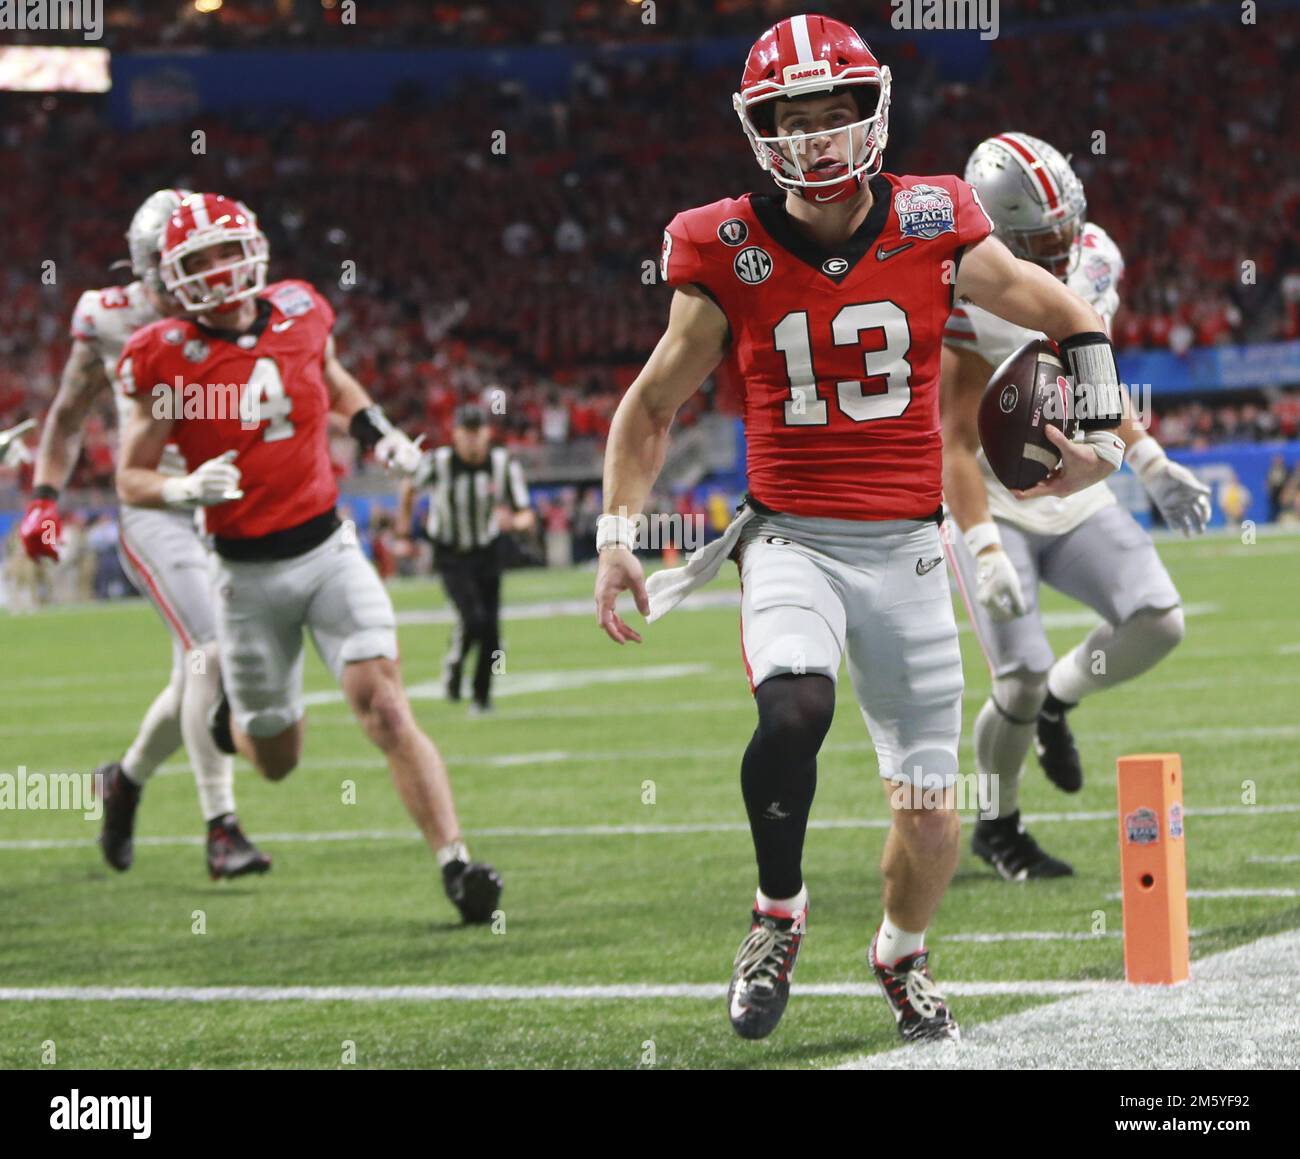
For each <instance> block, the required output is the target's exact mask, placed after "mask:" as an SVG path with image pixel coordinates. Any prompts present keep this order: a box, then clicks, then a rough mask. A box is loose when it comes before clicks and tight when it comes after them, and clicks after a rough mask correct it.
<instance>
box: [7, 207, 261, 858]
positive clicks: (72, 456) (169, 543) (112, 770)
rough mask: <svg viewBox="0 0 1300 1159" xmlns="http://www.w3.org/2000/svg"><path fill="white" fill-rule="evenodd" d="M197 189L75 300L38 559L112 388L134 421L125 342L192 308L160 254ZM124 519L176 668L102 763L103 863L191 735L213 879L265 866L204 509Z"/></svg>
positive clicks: (33, 547) (37, 537)
mask: <svg viewBox="0 0 1300 1159" xmlns="http://www.w3.org/2000/svg"><path fill="white" fill-rule="evenodd" d="M187 193H188V190H183V189H159V190H158V191H157V192H155V193H152V194H150V195H149V196H148V197H147V198H146V199H145V200H144V202H143V203H142V204H141V206H140V208H139V209H137V210H136V211H135V214H134V216H133V217H132V218H131V224H130V226H129V227H128V228H127V232H126V241H127V247H128V249H129V251H130V254H131V270H132V273H134V274H135V280H134V281H132V282H130V283H129V284H127V285H125V286H108V287H105V288H104V289H100V290H87V291H86V292H85V293H84V294H82V295H81V297H80V299H79V300H78V301H77V307H76V310H75V311H74V312H73V315H72V351H71V353H70V354H69V355H68V361H67V363H66V364H65V365H64V368H63V375H62V378H61V379H60V382H59V391H58V394H56V395H55V397H54V401H53V402H52V403H51V404H50V409H49V411H48V413H47V414H46V416H45V425H44V428H43V429H42V431H41V442H40V448H39V449H38V451H37V453H36V465H35V474H34V477H33V484H34V485H33V487H32V500H31V503H30V504H28V507H27V511H26V513H25V514H24V516H23V521H22V527H21V532H20V533H21V535H22V542H23V548H24V549H25V550H26V552H27V554H28V555H29V556H30V557H31V558H32V559H33V560H39V559H41V558H42V557H45V558H48V559H52V560H57V559H58V558H59V538H60V535H61V526H60V515H59V505H58V500H59V491H60V489H61V488H63V487H65V486H66V485H67V482H68V477H69V476H70V475H71V474H72V469H73V467H74V466H76V462H77V456H78V455H79V454H80V453H81V440H82V434H83V428H84V427H85V423H86V419H87V418H88V417H89V415H90V413H91V408H92V407H93V406H94V405H95V403H96V402H97V401H98V400H99V399H100V398H102V396H103V394H104V392H105V391H106V390H107V389H109V388H110V386H111V388H112V392H113V401H114V403H115V404H116V410H117V420H118V424H119V428H120V429H123V430H124V429H125V428H126V425H127V423H128V422H129V421H130V415H131V411H132V409H133V408H134V403H133V402H132V401H131V400H130V399H128V398H127V397H126V396H125V395H124V394H123V393H122V385H121V383H120V382H119V381H118V379H117V363H118V359H119V358H120V357H121V354H122V349H123V347H124V346H125V345H126V342H127V339H129V338H130V337H131V335H132V334H133V333H135V331H136V330H138V329H140V328H141V327H142V326H146V325H148V324H149V323H150V322H155V321H157V320H158V319H159V318H162V317H166V316H168V315H177V314H181V313H183V312H184V311H183V310H182V309H181V307H180V305H179V304H178V303H177V302H176V301H175V299H173V298H172V296H171V295H170V294H168V293H167V292H166V291H165V290H164V288H163V284H162V281H161V279H160V277H159V272H158V262H159V246H160V244H161V241H162V234H163V230H164V229H165V228H166V225H167V222H168V220H169V219H170V218H171V215H172V213H173V211H174V210H175V209H176V207H177V206H178V205H179V204H180V202H181V198H182V197H184V196H185V195H186V194H187ZM160 469H161V470H162V471H163V473H164V474H173V475H183V474H184V473H185V466H184V464H183V463H182V462H181V459H180V456H179V454H178V453H177V451H176V448H175V447H168V448H167V449H166V451H165V452H164V454H163V457H162V461H161V465H160ZM118 524H119V544H118V547H119V555H120V556H121V559H122V565H123V567H124V568H125V570H126V573H127V574H128V575H129V576H130V577H131V580H132V582H133V583H134V584H135V586H136V587H137V588H138V589H139V590H140V594H141V595H143V596H144V597H145V598H146V599H148V600H149V601H150V602H151V603H152V604H153V606H154V608H155V609H156V610H157V612H158V614H159V616H160V617H161V619H162V621H163V623H165V624H166V625H167V628H168V630H169V631H170V632H171V635H172V670H171V676H170V679H169V680H168V682H167V685H166V687H165V688H163V690H162V691H161V692H159V693H158V695H157V696H156V697H155V698H154V700H153V703H152V704H150V705H149V708H148V710H147V711H146V712H145V715H144V719H143V720H142V721H141V722H140V728H139V731H138V732H137V733H136V736H135V739H134V740H133V741H132V743H131V745H130V747H129V748H128V749H127V750H126V752H124V753H123V754H122V756H121V757H120V758H119V759H118V760H115V761H109V762H107V763H105V764H102V765H100V766H99V767H98V768H97V769H96V770H95V773H96V776H97V777H99V778H100V781H99V784H100V785H101V786H102V791H103V796H104V823H103V829H102V831H101V833H100V837H99V846H100V850H101V851H102V853H103V855H104V860H105V861H107V862H108V864H109V865H111V866H112V867H113V868H114V869H116V870H119V871H125V870H127V869H130V868H131V865H132V863H133V861H134V857H135V842H134V832H135V818H136V812H137V810H138V808H139V805H140V801H141V798H142V795H143V793H144V790H145V787H146V786H147V785H148V784H149V781H150V779H151V778H152V777H153V775H154V773H155V772H156V771H157V769H158V767H159V766H160V765H161V764H162V763H163V761H165V760H166V759H167V758H168V757H170V756H171V755H172V753H174V752H175V751H176V749H177V748H179V747H180V746H181V744H182V743H184V745H185V749H186V752H187V754H188V755H189V758H190V766H191V768H192V769H193V770H194V780H195V784H196V785H197V787H198V795H199V807H200V809H201V810H202V812H203V818H204V820H205V821H206V823H207V831H208V832H207V863H208V872H209V873H210V874H211V875H212V876H213V877H214V878H220V877H239V876H242V875H243V874H246V873H264V872H266V870H268V869H270V867H271V858H270V856H269V855H268V854H266V853H263V852H262V851H261V850H260V849H258V848H257V846H256V845H254V844H253V843H252V842H251V841H250V840H249V839H248V837H247V836H246V835H245V833H244V831H243V828H242V826H241V825H240V823H239V817H238V815H237V814H236V811H235V779H234V769H233V762H232V761H231V759H230V757H229V756H228V755H227V754H226V753H223V752H221V751H220V750H219V749H218V748H217V746H216V745H215V744H214V743H213V741H212V738H211V737H210V736H209V735H208V730H207V725H206V721H207V716H208V713H209V711H210V710H211V708H212V707H213V705H215V704H216V703H217V701H218V699H219V698H220V695H221V676H220V673H219V671H218V664H217V657H216V651H217V645H216V623H215V621H214V619H213V612H212V594H211V590H210V586H209V584H208V551H207V549H206V547H205V546H204V544H203V541H202V539H201V538H200V536H199V533H198V529H197V528H196V527H195V523H194V513H193V511H188V512H187V511H178V510H161V511H160V510H150V509H146V508H143V507H132V506H129V505H126V504H123V506H122V508H121V510H120V511H119V512H118Z"/></svg>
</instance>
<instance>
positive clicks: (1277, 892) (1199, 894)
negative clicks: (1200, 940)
mask: <svg viewBox="0 0 1300 1159" xmlns="http://www.w3.org/2000/svg"><path fill="white" fill-rule="evenodd" d="M1123 896H1124V895H1123V894H1120V893H1108V894H1107V895H1106V900H1107V901H1119V900H1120V899H1121V898H1122V897H1123ZM1187 896H1188V897H1190V898H1194V899H1197V900H1203V901H1214V900H1216V899H1224V898H1226V899H1231V898H1249V897H1300V889H1189V890H1188V891H1187Z"/></svg>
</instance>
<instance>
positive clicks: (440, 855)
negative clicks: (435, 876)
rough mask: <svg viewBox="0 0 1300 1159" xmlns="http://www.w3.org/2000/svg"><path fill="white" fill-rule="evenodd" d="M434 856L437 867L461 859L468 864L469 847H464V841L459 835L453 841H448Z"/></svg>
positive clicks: (440, 867)
mask: <svg viewBox="0 0 1300 1159" xmlns="http://www.w3.org/2000/svg"><path fill="white" fill-rule="evenodd" d="M434 856H435V857H436V858H437V859H438V868H439V869H442V868H443V867H444V866H446V865H447V864H448V863H449V862H452V861H462V862H464V863H465V864H466V865H468V864H469V849H468V848H466V846H465V842H464V841H462V840H461V839H460V838H459V837H457V838H456V840H455V841H448V842H447V844H446V845H444V846H443V847H442V848H441V849H439V850H438V851H437V852H436V853H435V854H434Z"/></svg>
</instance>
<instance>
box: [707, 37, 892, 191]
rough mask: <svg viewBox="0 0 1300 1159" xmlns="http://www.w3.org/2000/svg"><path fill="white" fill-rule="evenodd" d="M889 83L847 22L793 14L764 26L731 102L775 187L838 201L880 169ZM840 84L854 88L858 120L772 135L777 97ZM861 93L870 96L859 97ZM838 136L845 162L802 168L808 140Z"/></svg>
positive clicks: (886, 134)
mask: <svg viewBox="0 0 1300 1159" xmlns="http://www.w3.org/2000/svg"><path fill="white" fill-rule="evenodd" d="M889 84H890V76H889V69H888V68H886V67H884V66H883V65H882V64H881V63H880V62H879V61H878V60H876V58H875V56H874V55H873V54H872V51H871V49H870V48H868V47H867V43H866V41H865V40H863V39H862V37H860V36H859V35H858V34H857V33H856V32H854V31H853V29H852V28H850V27H849V26H848V25H847V24H843V23H841V22H840V21H838V20H831V19H830V18H829V17H827V16H794V17H791V18H790V19H789V20H782V21H781V23H780V24H776V25H773V26H772V27H771V28H769V29H768V30H767V31H766V32H765V33H763V35H762V36H760V37H759V38H758V40H757V41H756V42H755V44H754V47H753V48H751V49H750V50H749V59H748V60H747V61H746V62H745V72H744V75H743V76H742V77H741V80H740V92H738V93H736V94H735V96H734V97H732V104H733V105H734V106H735V109H736V115H737V116H738V117H739V118H740V124H741V127H742V128H743V129H744V130H745V136H746V137H748V138H749V143H750V145H751V146H753V149H754V156H755V157H756V158H758V163H759V165H760V166H761V167H762V168H763V169H764V170H765V171H766V172H768V173H771V174H772V179H773V180H774V181H775V182H776V183H777V184H778V185H779V186H781V188H782V189H792V190H794V191H795V192H796V193H798V194H799V195H800V196H801V197H805V198H807V199H809V200H815V201H818V202H827V201H839V200H841V199H842V198H844V197H848V196H850V195H851V194H853V193H855V192H856V191H857V190H858V189H860V188H861V187H862V183H863V182H864V181H869V180H870V179H871V178H872V177H874V176H875V175H876V174H877V173H879V172H880V166H881V163H882V160H883V154H884V152H885V144H886V142H887V141H888V139H889ZM841 85H844V86H849V85H852V86H854V88H853V89H851V90H850V91H851V92H852V94H853V96H854V99H855V101H856V102H857V105H858V111H859V114H860V115H861V117H862V119H861V120H858V121H854V122H853V123H852V124H848V125H843V126H837V127H835V128H831V129H823V130H819V131H817V132H811V133H793V134H789V135H786V136H778V135H777V133H776V101H777V100H780V99H785V100H791V99H793V98H796V97H806V96H821V95H828V94H830V93H831V92H832V91H833V90H835V89H836V88H838V87H839V86H841ZM867 93H873V94H874V101H872V102H868V101H867V100H866V99H865V97H866V94H867ZM868 108H870V115H866V114H867V110H868ZM760 129H761V131H760ZM837 133H844V134H846V135H847V141H846V145H847V148H846V149H845V151H844V157H845V159H846V163H845V164H840V165H835V164H830V165H828V166H827V167H826V168H825V169H823V170H808V171H805V169H804V167H803V163H802V161H801V157H802V156H803V155H804V154H806V153H807V151H808V142H809V141H810V140H811V139H812V138H816V137H825V136H830V135H832V134H837Z"/></svg>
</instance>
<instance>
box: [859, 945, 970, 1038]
mask: <svg viewBox="0 0 1300 1159" xmlns="http://www.w3.org/2000/svg"><path fill="white" fill-rule="evenodd" d="M929 960H930V951H929V950H921V951H919V952H918V953H915V954H909V955H908V956H907V957H906V958H904V959H902V961H900V962H896V963H894V965H892V966H882V965H881V964H880V962H879V961H877V959H876V939H875V938H872V939H871V949H870V951H869V952H868V954H867V964H868V965H869V966H870V967H871V970H872V973H874V974H875V976H876V981H877V982H879V983H880V988H881V990H883V991H884V992H885V1001H886V1002H888V1003H889V1008H890V1010H892V1011H893V1012H894V1021H895V1022H896V1023H897V1024H898V1033H899V1034H900V1035H901V1036H902V1038H903V1040H904V1041H905V1042H960V1041H961V1030H960V1029H958V1026H957V1022H956V1019H954V1018H953V1016H952V1012H951V1011H950V1010H949V1009H948V1004H947V1002H945V1001H944V999H943V995H942V994H940V993H939V988H938V986H936V985H935V983H934V979H933V978H932V977H930V968H929V965H928V962H929Z"/></svg>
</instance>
